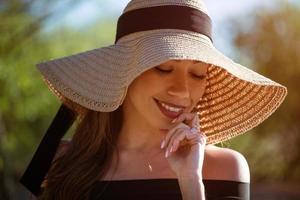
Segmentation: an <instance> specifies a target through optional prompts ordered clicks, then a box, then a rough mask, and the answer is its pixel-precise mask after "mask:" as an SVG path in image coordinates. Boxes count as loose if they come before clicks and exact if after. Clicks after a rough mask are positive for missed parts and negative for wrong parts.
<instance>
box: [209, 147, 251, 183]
mask: <svg viewBox="0 0 300 200" xmlns="http://www.w3.org/2000/svg"><path fill="white" fill-rule="evenodd" d="M205 161H206V167H205V170H206V174H207V178H208V179H219V180H232V181H240V182H247V183H249V182H250V170H249V165H248V162H247V160H246V158H245V157H244V156H243V155H242V154H241V153H240V152H238V151H235V150H233V149H229V148H221V147H217V146H214V145H207V147H206V149H205Z"/></svg>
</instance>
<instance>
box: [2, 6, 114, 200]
mask: <svg viewBox="0 0 300 200" xmlns="http://www.w3.org/2000/svg"><path fill="white" fill-rule="evenodd" d="M76 2H79V1H72V3H76ZM55 3H56V4H57V1H56V2H55V1H52V2H51V1H22V0H14V1H7V2H5V4H3V5H1V10H0V19H1V20H0V30H1V31H0V199H15V198H16V197H15V196H16V194H15V191H16V190H17V189H16V188H17V187H18V185H19V183H18V180H19V178H20V176H21V175H22V173H23V171H24V169H25V167H26V166H27V164H28V163H29V161H30V160H31V158H32V156H33V153H34V151H35V150H36V148H37V145H38V144H39V142H40V140H41V138H42V135H43V134H44V133H45V131H46V129H47V128H48V126H49V124H50V122H51V120H52V119H53V117H54V115H55V113H56V112H57V110H58V107H59V105H60V102H59V101H58V99H57V98H56V97H55V96H54V95H53V94H52V93H51V92H50V91H49V90H48V88H47V87H46V85H45V84H44V83H43V81H42V77H41V75H40V73H39V72H38V70H37V68H36V66H35V65H36V64H37V63H39V62H41V61H43V60H50V59H52V58H56V57H62V56H63V55H70V54H73V53H77V52H80V51H85V50H88V49H93V48H98V47H101V46H104V45H107V44H111V43H113V41H114V34H112V33H114V32H115V27H116V22H115V21H114V22H111V20H109V19H107V20H105V22H100V23H99V24H97V26H95V27H85V28H84V31H80V30H72V29H71V28H68V27H65V28H59V29H54V30H52V31H51V32H45V31H43V26H44V24H46V22H47V20H48V19H50V18H51V17H52V16H53V15H54V16H56V15H59V14H61V13H60V12H63V11H64V12H65V10H64V9H61V10H59V11H58V13H57V12H53V11H51V9H50V8H49V7H51V6H54V5H56V4H55ZM37 4H38V8H39V9H40V11H39V10H37V8H36V7H37ZM50 4H51V5H50ZM33 8H34V9H33ZM68 9H70V8H68ZM45 10H49V12H46V13H45V12H44V11H45ZM42 11H43V12H42ZM13 197H14V198H13Z"/></svg>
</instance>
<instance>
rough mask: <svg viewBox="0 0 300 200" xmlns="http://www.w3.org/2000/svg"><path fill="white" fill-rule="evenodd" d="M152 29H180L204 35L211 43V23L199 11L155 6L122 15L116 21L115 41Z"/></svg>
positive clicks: (180, 7)
mask: <svg viewBox="0 0 300 200" xmlns="http://www.w3.org/2000/svg"><path fill="white" fill-rule="evenodd" d="M154 29H181V30H187V31H193V32H197V33H201V34H203V35H206V36H207V37H209V38H210V40H211V41H212V36H211V35H212V22H211V19H210V17H209V16H208V15H207V14H206V13H204V12H202V11H201V10H198V9H195V8H191V7H187V6H176V5H168V6H156V7H149V8H140V9H136V10H132V11H128V12H126V13H123V14H122V15H121V16H120V17H119V19H118V25H117V35H116V40H115V43H117V41H118V40H119V39H120V38H121V37H123V36H125V35H129V34H131V33H135V32H139V31H147V30H154Z"/></svg>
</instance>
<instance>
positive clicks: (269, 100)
mask: <svg viewBox="0 0 300 200" xmlns="http://www.w3.org/2000/svg"><path fill="white" fill-rule="evenodd" d="M211 24H212V23H211V19H210V17H209V15H208V12H207V9H206V8H205V6H204V4H203V1H201V0H132V1H130V2H129V3H128V5H127V6H126V8H125V9H124V11H123V14H122V15H121V16H120V17H119V20H118V27H117V35H116V41H115V44H113V45H110V46H106V47H102V48H98V49H94V50H89V51H86V52H82V53H78V54H75V55H71V56H67V57H63V58H59V59H54V60H51V61H46V62H42V63H40V64H38V69H39V70H40V72H41V74H42V76H43V79H44V81H45V82H46V83H47V85H48V87H49V88H50V89H51V90H52V91H53V92H54V93H55V94H56V95H57V96H58V97H59V98H60V100H61V101H62V102H63V103H65V104H68V102H70V101H72V102H75V103H77V104H79V105H81V106H83V107H86V108H88V109H91V110H95V111H102V112H111V111H114V110H116V109H117V108H118V107H119V106H120V105H121V104H122V102H123V100H124V98H125V96H126V92H127V88H128V86H129V85H130V83H131V82H132V81H133V80H134V79H135V78H136V77H137V76H139V75H140V74H141V73H143V72H145V71H146V70H148V69H150V68H152V67H154V66H157V65H159V64H161V63H164V62H166V61H168V60H170V59H178V60H181V59H190V60H197V61H202V62H205V63H208V64H209V68H208V77H207V81H208V85H207V87H206V90H205V93H204V95H203V97H202V98H201V99H199V103H198V105H197V111H198V114H199V118H200V127H201V131H202V132H204V133H205V134H206V135H207V136H208V139H207V143H208V144H215V143H219V142H222V141H225V140H228V139H230V138H232V137H234V136H237V135H240V134H242V133H244V132H246V131H247V130H249V129H251V128H253V127H255V126H257V125H258V124H260V123H261V122H262V121H264V120H265V119H266V118H267V117H269V116H270V115H271V114H272V113H273V112H274V111H275V110H276V109H277V108H278V106H279V105H280V104H281V103H282V101H283V100H284V98H285V96H286V95H287V89H286V87H284V86H282V85H280V84H279V83H276V82H274V81H272V80H270V79H268V78H266V77H264V76H262V75H260V74H258V73H256V72H254V71H252V70H250V69H248V68H246V67H244V66H242V65H240V64H237V63H235V62H234V61H232V60H231V59H229V58H228V57H226V56H225V55H223V54H222V53H221V52H219V51H218V50H217V49H216V48H215V47H214V46H213V42H212V36H211V30H212V27H211ZM195 90H197V88H195Z"/></svg>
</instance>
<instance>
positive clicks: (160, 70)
mask: <svg viewBox="0 0 300 200" xmlns="http://www.w3.org/2000/svg"><path fill="white" fill-rule="evenodd" d="M155 69H156V70H158V71H159V72H161V73H170V72H171V71H172V70H162V69H159V68H158V67H155ZM193 77H195V78H197V79H201V80H202V79H205V78H206V76H205V75H201V76H197V75H195V74H193Z"/></svg>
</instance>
